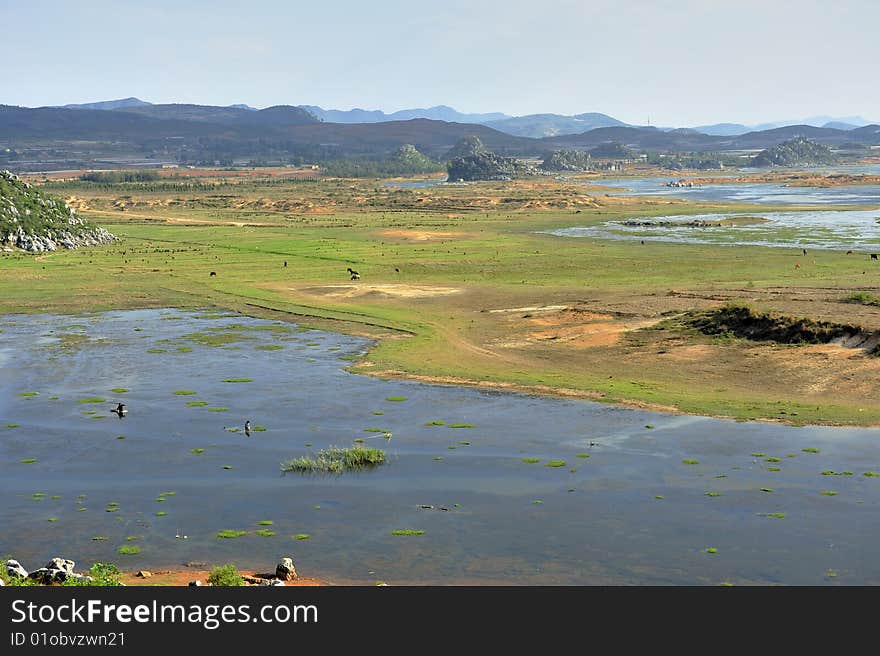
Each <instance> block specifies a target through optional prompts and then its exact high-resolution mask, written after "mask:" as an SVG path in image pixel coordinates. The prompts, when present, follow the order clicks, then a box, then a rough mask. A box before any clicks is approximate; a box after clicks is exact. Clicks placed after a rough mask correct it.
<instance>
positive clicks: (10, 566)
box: [6, 558, 28, 579]
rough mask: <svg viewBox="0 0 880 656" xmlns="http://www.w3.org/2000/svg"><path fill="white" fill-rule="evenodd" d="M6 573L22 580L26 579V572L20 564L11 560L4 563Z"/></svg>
mask: <svg viewBox="0 0 880 656" xmlns="http://www.w3.org/2000/svg"><path fill="white" fill-rule="evenodd" d="M6 573H7V574H8V575H9V576H20V577H21V578H23V579H26V578H27V577H28V571H27V570H26V569H25V568H24V567H22V566H21V563H19V562H18V561H17V560H13V559H11V558H10V559H9V560H7V561H6Z"/></svg>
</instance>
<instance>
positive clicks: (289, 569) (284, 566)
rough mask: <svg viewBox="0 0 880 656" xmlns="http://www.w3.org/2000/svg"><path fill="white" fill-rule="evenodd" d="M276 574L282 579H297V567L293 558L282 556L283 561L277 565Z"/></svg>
mask: <svg viewBox="0 0 880 656" xmlns="http://www.w3.org/2000/svg"><path fill="white" fill-rule="evenodd" d="M275 576H276V577H277V578H279V579H280V580H282V581H293V580H295V579H296V568H295V567H294V566H293V559H292V558H282V559H281V562H280V563H278V565H277V566H276V567H275Z"/></svg>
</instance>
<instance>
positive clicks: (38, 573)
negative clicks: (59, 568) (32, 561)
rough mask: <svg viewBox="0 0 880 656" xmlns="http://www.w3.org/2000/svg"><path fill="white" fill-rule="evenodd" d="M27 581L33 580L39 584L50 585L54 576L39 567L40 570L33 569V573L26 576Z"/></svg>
mask: <svg viewBox="0 0 880 656" xmlns="http://www.w3.org/2000/svg"><path fill="white" fill-rule="evenodd" d="M28 578H29V579H33V580H35V581H37V582H39V583H43V584H47V583H51V582H52V579H53V578H54V575H52V574H50V573H49V570H48V569H46V568H45V567H41V568H40V569H35V570H34V571H33V572H31V573H30V574H28Z"/></svg>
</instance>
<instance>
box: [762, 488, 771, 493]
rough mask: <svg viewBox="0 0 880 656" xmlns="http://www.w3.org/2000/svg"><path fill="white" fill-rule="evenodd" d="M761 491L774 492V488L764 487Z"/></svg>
mask: <svg viewBox="0 0 880 656" xmlns="http://www.w3.org/2000/svg"><path fill="white" fill-rule="evenodd" d="M761 492H773V488H772V487H762V488H761Z"/></svg>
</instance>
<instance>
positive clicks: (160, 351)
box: [147, 348, 165, 353]
mask: <svg viewBox="0 0 880 656" xmlns="http://www.w3.org/2000/svg"><path fill="white" fill-rule="evenodd" d="M147 353H165V349H161V348H149V349H147Z"/></svg>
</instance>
